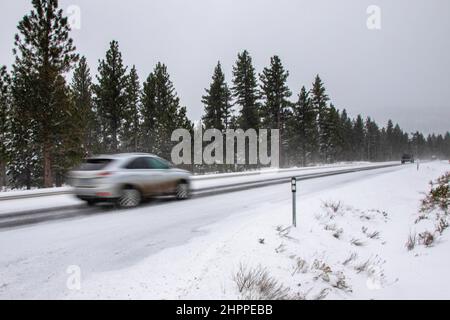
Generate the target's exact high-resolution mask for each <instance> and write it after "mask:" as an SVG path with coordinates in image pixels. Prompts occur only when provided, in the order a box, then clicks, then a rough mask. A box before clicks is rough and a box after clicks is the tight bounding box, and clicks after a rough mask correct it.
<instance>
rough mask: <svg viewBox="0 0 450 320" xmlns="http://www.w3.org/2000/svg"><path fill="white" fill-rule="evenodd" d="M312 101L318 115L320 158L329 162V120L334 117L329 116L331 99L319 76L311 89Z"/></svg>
mask: <svg viewBox="0 0 450 320" xmlns="http://www.w3.org/2000/svg"><path fill="white" fill-rule="evenodd" d="M311 100H312V104H313V106H314V108H315V110H316V112H317V115H318V120H317V121H318V126H319V148H320V156H321V158H322V161H327V156H328V153H329V150H328V147H329V146H330V144H331V142H330V128H329V127H330V124H329V120H330V117H331V116H332V115H331V114H329V113H330V110H329V106H328V101H329V100H330V98H329V97H328V95H327V94H326V89H325V86H324V85H323V82H322V79H321V78H320V76H319V75H317V76H316V79H315V81H314V83H313V86H312V89H311Z"/></svg>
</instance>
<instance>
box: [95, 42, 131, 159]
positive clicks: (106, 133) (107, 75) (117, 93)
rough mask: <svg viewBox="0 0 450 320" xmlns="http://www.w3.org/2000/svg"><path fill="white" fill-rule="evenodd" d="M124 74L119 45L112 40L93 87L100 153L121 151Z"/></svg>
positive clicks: (125, 99) (125, 81)
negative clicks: (100, 143)
mask: <svg viewBox="0 0 450 320" xmlns="http://www.w3.org/2000/svg"><path fill="white" fill-rule="evenodd" d="M126 71H127V68H126V67H125V66H124V65H123V61H122V53H121V52H120V50H119V44H118V42H117V41H112V42H111V43H110V47H109V50H108V51H107V52H106V58H105V59H104V60H101V61H100V65H99V67H98V75H97V81H98V84H97V85H95V86H94V93H95V105H96V108H97V111H98V115H99V120H100V127H101V130H102V133H103V137H102V149H103V150H102V151H103V152H118V151H119V149H120V133H121V132H122V131H123V125H124V121H123V116H124V111H125V108H126V104H127V93H126V88H127V75H126Z"/></svg>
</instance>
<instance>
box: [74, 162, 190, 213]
mask: <svg viewBox="0 0 450 320" xmlns="http://www.w3.org/2000/svg"><path fill="white" fill-rule="evenodd" d="M68 178H69V184H70V185H71V186H72V187H73V188H74V192H75V195H76V196H77V197H78V198H79V199H81V200H84V201H86V202H87V203H88V204H89V205H95V204H96V203H100V202H113V203H117V204H118V205H119V206H120V207H125V208H131V207H136V206H138V205H139V204H140V203H141V201H142V200H143V199H145V198H148V197H152V196H160V195H174V196H176V198H177V199H179V200H184V199H188V198H189V197H190V178H191V173H190V172H188V171H186V170H181V169H177V168H175V167H174V166H173V165H172V164H171V163H170V162H168V161H166V160H164V159H162V158H159V157H157V156H155V155H151V154H136V153H133V154H116V155H105V156H98V157H93V158H89V159H86V160H85V161H84V162H83V163H82V164H81V165H80V166H79V167H78V168H77V169H75V170H73V171H71V172H70V173H69V176H68Z"/></svg>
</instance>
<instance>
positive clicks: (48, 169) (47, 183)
mask: <svg viewBox="0 0 450 320" xmlns="http://www.w3.org/2000/svg"><path fill="white" fill-rule="evenodd" d="M51 187H53V177H52V158H51V148H50V146H49V144H48V143H45V144H44V188H51Z"/></svg>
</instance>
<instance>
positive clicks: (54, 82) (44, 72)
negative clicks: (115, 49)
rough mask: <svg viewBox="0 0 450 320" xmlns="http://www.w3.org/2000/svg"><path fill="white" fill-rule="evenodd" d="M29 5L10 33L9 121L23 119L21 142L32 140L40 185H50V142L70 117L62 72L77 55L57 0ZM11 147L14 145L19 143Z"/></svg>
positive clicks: (59, 140)
mask: <svg viewBox="0 0 450 320" xmlns="http://www.w3.org/2000/svg"><path fill="white" fill-rule="evenodd" d="M32 5H33V10H32V11H31V12H30V13H29V14H28V15H26V16H24V18H23V19H22V20H21V21H20V22H19V25H18V29H19V34H17V35H16V37H15V48H14V51H13V52H14V54H15V58H16V59H15V63H14V66H13V87H14V88H13V90H12V91H13V100H14V102H13V103H14V104H16V105H15V107H14V108H15V111H16V112H15V113H13V116H15V117H16V118H15V119H13V121H15V122H21V123H22V124H25V127H23V129H24V130H25V131H26V132H22V133H25V135H26V136H28V137H27V138H25V137H24V138H25V141H26V142H28V143H30V142H31V143H34V144H35V148H36V149H35V152H38V153H39V154H40V155H34V156H33V158H34V159H36V158H40V159H39V160H40V161H42V168H43V185H44V186H45V187H51V186H52V185H53V182H54V179H53V169H54V166H55V163H54V157H55V146H61V144H62V138H61V137H62V135H63V134H64V130H65V129H66V128H65V127H64V125H65V124H66V123H67V122H69V121H70V120H69V119H68V118H69V117H71V113H70V111H69V109H70V106H69V105H68V104H67V101H68V99H67V94H68V91H67V88H66V83H65V80H64V76H65V74H66V73H67V72H68V71H69V70H70V69H71V68H72V66H73V64H74V63H75V62H76V61H77V59H78V56H77V55H76V54H75V47H74V45H73V41H72V39H71V38H70V36H69V32H70V26H69V24H68V22H67V18H66V17H64V16H63V11H62V10H60V9H58V1H57V0H32ZM19 94H20V95H21V96H19ZM23 112H25V113H26V115H24V114H23ZM17 117H23V119H17ZM26 120H29V123H24V121H26ZM16 133H17V132H16ZM16 137H17V136H16ZM30 139H31V140H30ZM19 140H23V139H22V138H21V139H19ZM14 141H15V142H16V140H14ZM22 142H24V141H22ZM12 148H13V149H14V148H15V149H16V150H18V149H19V148H21V146H20V144H19V145H15V146H12ZM29 148H31V147H29ZM15 156H16V157H20V155H18V154H16V155H15ZM13 162H15V163H16V166H15V168H18V167H22V168H24V167H27V166H29V165H30V163H26V160H25V158H22V159H19V158H16V159H13ZM27 169H29V168H25V170H27Z"/></svg>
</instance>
